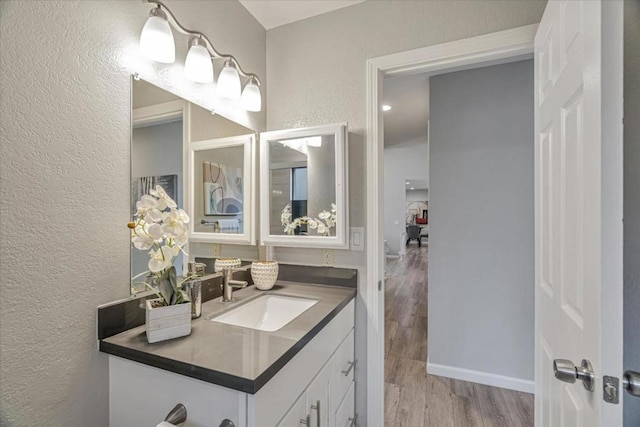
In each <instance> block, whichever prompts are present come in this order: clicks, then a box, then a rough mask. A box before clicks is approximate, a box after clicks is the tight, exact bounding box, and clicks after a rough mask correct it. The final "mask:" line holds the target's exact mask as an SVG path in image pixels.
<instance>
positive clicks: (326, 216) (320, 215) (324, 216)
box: [318, 211, 331, 219]
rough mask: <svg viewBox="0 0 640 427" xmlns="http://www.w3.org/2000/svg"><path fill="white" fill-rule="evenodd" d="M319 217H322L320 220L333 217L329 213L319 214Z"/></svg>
mask: <svg viewBox="0 0 640 427" xmlns="http://www.w3.org/2000/svg"><path fill="white" fill-rule="evenodd" d="M318 216H319V217H320V219H329V218H330V217H331V214H330V213H329V212H327V211H322V212H320V213H319V214H318Z"/></svg>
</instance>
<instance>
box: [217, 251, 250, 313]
mask: <svg viewBox="0 0 640 427" xmlns="http://www.w3.org/2000/svg"><path fill="white" fill-rule="evenodd" d="M238 267H240V258H218V259H216V262H215V270H216V272H222V300H221V301H222V302H232V301H233V288H244V287H246V286H247V285H248V284H249V283H247V282H246V281H244V280H233V272H234V271H236V270H237V269H238Z"/></svg>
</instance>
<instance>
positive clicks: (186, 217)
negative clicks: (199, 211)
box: [178, 209, 191, 224]
mask: <svg viewBox="0 0 640 427" xmlns="http://www.w3.org/2000/svg"><path fill="white" fill-rule="evenodd" d="M178 214H179V215H180V220H181V221H182V222H183V223H185V224H189V221H191V219H190V218H189V215H188V214H187V213H186V212H185V211H184V210H182V209H178Z"/></svg>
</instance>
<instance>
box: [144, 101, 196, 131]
mask: <svg viewBox="0 0 640 427" xmlns="http://www.w3.org/2000/svg"><path fill="white" fill-rule="evenodd" d="M187 104H188V103H187V102H185V101H183V100H177V101H169V102H163V103H161V104H155V105H150V106H148V107H140V108H135V109H134V110H133V118H132V119H131V122H132V124H133V128H134V129H135V128H140V127H145V126H153V125H160V124H163V123H170V122H174V121H177V120H182V121H183V122H185V120H184V115H185V114H184V113H185V109H186V107H187Z"/></svg>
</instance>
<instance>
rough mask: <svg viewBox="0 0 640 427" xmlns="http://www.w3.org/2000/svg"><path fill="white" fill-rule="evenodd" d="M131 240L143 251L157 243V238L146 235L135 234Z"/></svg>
mask: <svg viewBox="0 0 640 427" xmlns="http://www.w3.org/2000/svg"><path fill="white" fill-rule="evenodd" d="M131 241H132V242H133V246H135V247H136V249H140V250H141V251H147V250H149V249H151V247H152V246H153V244H154V243H155V240H153V239H152V238H150V237H148V236H146V235H135V236H133V237H132V238H131Z"/></svg>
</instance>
